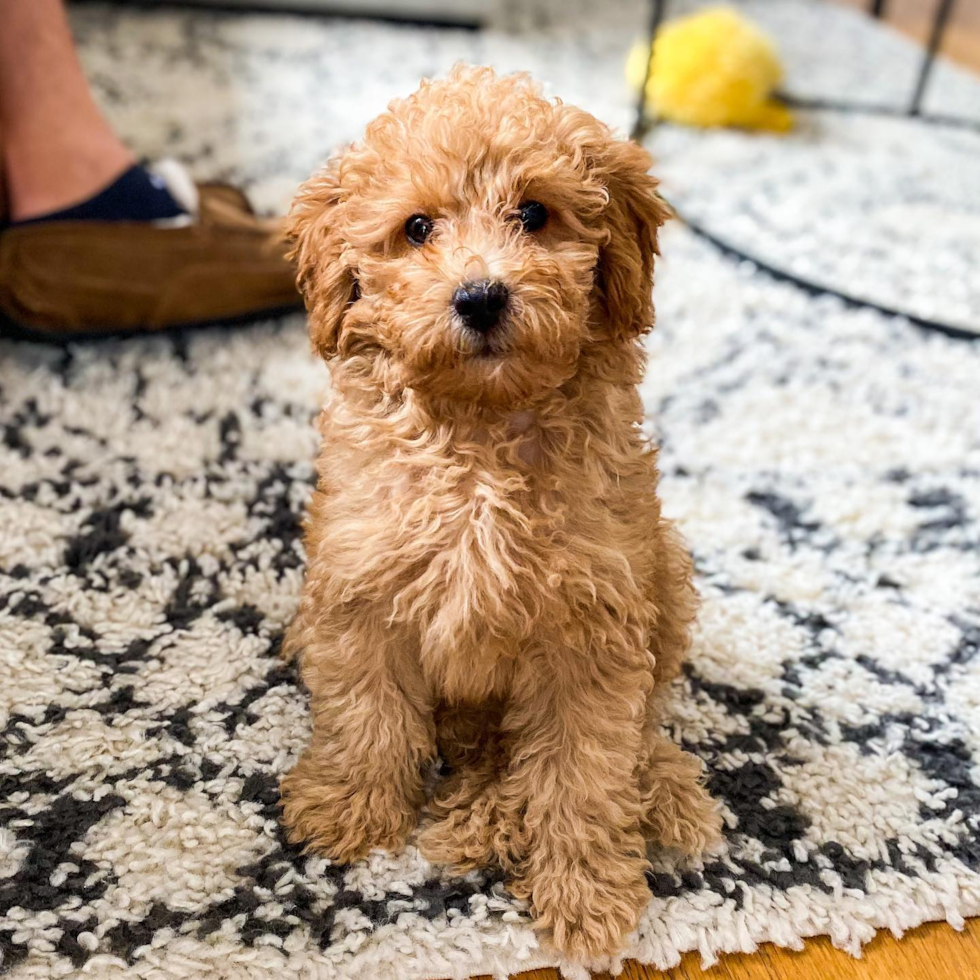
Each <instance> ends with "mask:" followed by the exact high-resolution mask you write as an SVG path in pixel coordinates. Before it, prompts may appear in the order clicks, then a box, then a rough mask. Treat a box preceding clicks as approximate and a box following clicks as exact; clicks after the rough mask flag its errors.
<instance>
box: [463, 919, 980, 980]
mask: <svg viewBox="0 0 980 980" xmlns="http://www.w3.org/2000/svg"><path fill="white" fill-rule="evenodd" d="M558 976H559V974H558V973H557V972H556V971H555V970H531V971H530V972H528V973H520V974H518V975H517V977H515V978H512V980H557V978H558ZM978 977H980V919H971V920H970V921H969V922H968V923H967V928H966V929H965V930H964V931H963V932H956V931H955V930H953V929H951V928H950V927H949V926H948V925H946V924H945V923H938V922H934V923H931V924H930V925H926V926H922V927H921V928H920V929H916V930H915V931H914V932H910V933H908V934H907V935H906V936H905V937H904V938H902V939H901V940H896V939H894V938H893V937H892V936H891V934H890V933H879V934H878V935H877V936H876V937H875V938H874V939H873V940H872V941H871V942H870V943H869V944H868V945H867V946H866V947H865V949H864V956H863V958H862V959H860V960H856V959H854V958H853V957H852V956H849V955H848V954H847V953H842V952H841V951H840V950H838V949H834V947H833V946H831V945H830V940H829V939H827V937H826V936H821V937H819V938H817V939H811V940H810V941H809V942H808V943H807V944H806V949H805V950H804V951H803V952H801V953H791V952H787V951H786V950H782V949H778V948H777V947H775V946H771V945H769V944H766V945H765V946H762V947H760V948H759V950H758V951H757V952H755V953H748V954H742V953H739V954H734V955H731V956H725V957H723V958H722V959H721V961H720V962H719V963H718V964H716V965H715V966H713V967H712V968H711V969H710V970H702V969H701V967H700V955H699V954H698V953H688V955H687V956H685V957H684V959H683V960H682V961H681V963H680V966H676V967H674V969H673V970H668V971H667V972H666V973H661V972H660V971H659V970H654V969H653V968H652V967H648V966H640V965H639V964H637V963H627V964H626V970H625V972H624V973H622V974H621V976H620V980H976V978H978ZM481 980H490V978H489V977H484V978H481ZM596 980H608V975H607V974H600V975H599V976H597V977H596Z"/></svg>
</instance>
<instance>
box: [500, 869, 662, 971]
mask: <svg viewBox="0 0 980 980" xmlns="http://www.w3.org/2000/svg"><path fill="white" fill-rule="evenodd" d="M646 867H647V865H646V862H645V861H638V860H632V859H631V860H628V861H624V862H623V863H617V864H612V865H610V866H603V865H602V864H599V863H598V862H596V863H593V862H582V863H580V862H576V863H568V864H564V865H563V864H560V863H555V864H553V865H551V866H550V867H549V868H548V869H547V870H545V871H541V870H539V871H536V872H534V873H533V874H531V873H527V874H526V875H525V877H523V878H522V879H521V880H519V881H516V882H514V883H513V884H512V886H511V891H512V892H513V893H514V894H515V895H516V896H517V897H518V898H524V899H526V900H528V901H529V902H530V905H531V914H532V916H533V917H534V925H535V928H538V929H542V930H548V931H549V932H550V933H551V943H552V945H553V946H554V947H555V948H556V949H557V950H558V951H559V952H561V953H563V954H564V955H566V956H568V957H569V958H570V959H572V960H576V961H578V962H585V963H588V962H591V961H593V960H595V959H597V958H599V957H605V956H611V955H613V954H615V953H617V952H619V951H620V950H622V948H623V945H624V943H625V941H626V938H627V937H628V936H629V934H630V933H631V932H633V930H634V929H636V926H637V923H638V922H639V920H640V915H641V914H642V912H643V910H644V909H645V908H646V907H647V906H648V905H649V903H650V889H649V888H648V887H647V883H646V877H645V874H644V872H645V870H646Z"/></svg>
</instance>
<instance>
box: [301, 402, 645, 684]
mask: <svg viewBox="0 0 980 980" xmlns="http://www.w3.org/2000/svg"><path fill="white" fill-rule="evenodd" d="M331 428H332V427H331V425H330V424H329V422H328V423H327V424H326V426H325V430H324V436H325V452H324V458H323V460H322V466H323V480H322V483H321V488H322V489H323V488H327V495H328V496H329V497H330V498H331V499H330V501H329V503H328V504H327V507H328V508H329V515H330V516H329V518H328V522H327V525H326V527H325V529H324V530H325V534H324V535H323V538H322V539H321V541H320V554H321V556H322V557H323V559H324V562H325V563H326V565H327V566H328V567H329V572H328V575H329V580H330V581H331V583H332V588H331V589H330V591H332V592H335V593H336V594H337V598H338V599H342V601H345V602H346V603H347V604H348V605H350V603H351V601H352V600H354V599H356V600H358V602H357V603H356V604H355V605H354V606H353V607H352V608H358V607H359V608H361V609H362V610H363V608H364V603H365V602H366V603H369V604H370V606H371V607H372V608H373V609H374V610H376V613H377V614H378V615H381V616H383V617H386V619H387V621H388V622H389V624H390V628H391V629H392V630H394V631H398V632H399V633H400V634H401V635H402V637H403V642H404V643H406V644H408V645H410V646H411V647H412V648H413V651H414V655H415V656H417V658H418V662H419V665H420V667H421V669H422V672H423V674H424V676H425V677H426V678H427V680H428V682H429V684H430V686H431V688H432V690H433V691H434V692H436V693H437V694H438V695H439V696H441V697H443V698H446V699H450V700H470V699H473V700H482V699H485V698H487V697H491V696H501V695H506V693H507V690H508V687H509V684H510V680H511V677H512V674H513V668H514V665H515V662H516V660H517V658H518V657H519V656H521V655H529V654H530V653H533V652H534V651H535V650H537V651H541V650H543V649H544V648H546V647H547V645H548V644H549V643H551V642H554V640H555V638H556V637H561V636H567V635H569V634H571V633H573V632H574V624H575V623H576V622H579V621H583V620H585V619H588V617H587V616H586V615H585V613H586V611H587V610H590V609H594V607H595V606H596V604H597V603H603V602H608V601H609V600H610V599H612V600H615V597H617V596H619V595H620V594H621V592H622V589H623V583H624V582H628V581H630V580H631V579H632V569H631V563H630V561H629V558H628V557H627V555H626V554H625V552H626V550H627V549H626V547H625V542H626V541H627V540H629V539H631V538H633V539H635V533H634V532H633V531H632V530H631V525H633V524H634V523H635V518H636V517H637V515H636V514H634V513H631V512H630V510H629V508H626V507H624V506H623V500H622V495H623V478H624V476H625V478H626V482H627V483H628V482H630V480H631V477H632V475H633V474H631V473H629V472H622V471H617V470H616V467H610V466H609V465H608V463H609V461H610V460H616V459H617V458H620V457H623V458H625V457H628V456H630V455H631V454H630V453H629V452H621V453H620V454H619V455H618V456H617V454H616V453H609V452H608V451H606V452H602V453H596V452H594V451H592V450H590V448H589V445H588V443H589V438H588V433H587V430H586V429H584V428H582V427H580V426H579V427H572V426H566V425H558V426H552V427H548V426H547V425H542V424H541V423H540V420H539V419H538V418H537V417H536V416H535V415H534V414H532V413H530V412H515V413H510V414H509V415H507V416H505V417H503V418H502V419H501V420H500V421H499V423H497V424H495V425H492V426H487V427H480V426H478V425H472V426H466V427H461V426H452V427H451V426H445V427H442V426H436V427H433V428H432V429H430V430H427V431H425V432H418V433H415V434H414V438H411V439H396V440H383V441H381V442H379V444H378V445H377V446H374V447H372V448H373V449H374V450H375V451H373V452H368V453H367V454H365V452H364V448H365V447H364V445H363V444H361V445H360V446H357V445H354V444H352V443H350V442H349V441H348V440H347V439H346V438H344V436H345V434H344V433H343V432H341V431H339V430H334V431H333V432H331ZM605 448H606V449H608V447H605ZM630 462H631V464H632V465H633V468H634V469H635V468H636V463H637V462H638V460H637V458H632V459H631V460H630ZM639 468H640V469H641V470H648V472H649V475H650V477H651V480H650V484H651V486H652V482H653V479H655V474H654V473H653V470H652V462H651V465H650V467H649V469H648V468H647V467H646V466H643V465H642V464H641V465H640V467H639ZM627 469H629V467H627ZM620 470H622V467H621V468H620ZM338 477H339V479H338ZM643 516H644V515H643V514H642V513H641V514H640V515H639V517H640V519H641V520H642V518H643ZM646 516H649V515H646ZM634 543H635V540H634Z"/></svg>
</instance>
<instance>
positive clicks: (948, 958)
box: [483, 0, 980, 980]
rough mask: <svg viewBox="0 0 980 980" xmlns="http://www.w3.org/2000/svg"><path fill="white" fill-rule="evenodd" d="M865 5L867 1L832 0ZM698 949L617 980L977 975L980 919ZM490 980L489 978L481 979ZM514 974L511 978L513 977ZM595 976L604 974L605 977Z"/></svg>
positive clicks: (977, 1) (544, 976)
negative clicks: (726, 952) (706, 953)
mask: <svg viewBox="0 0 980 980" xmlns="http://www.w3.org/2000/svg"><path fill="white" fill-rule="evenodd" d="M835 2H837V3H843V4H845V5H846V6H850V7H857V8H858V9H861V10H867V8H868V2H867V0H835ZM938 3H939V0H886V10H887V13H888V16H887V18H886V20H887V22H888V23H889V24H891V26H893V27H894V28H896V29H897V30H899V31H901V32H902V33H903V34H906V35H908V36H909V37H911V38H913V39H915V40H917V41H919V42H922V43H924V42H925V39H926V38H927V37H928V33H929V25H930V24H931V23H932V16H933V12H934V10H935V7H936V5H937V4H938ZM941 51H942V54H943V55H945V56H946V57H948V58H949V59H951V60H952V61H956V62H958V63H959V64H961V65H962V66H963V67H965V68H971V69H973V70H974V71H977V72H978V73H980V0H957V2H956V4H955V6H954V8H953V16H952V18H951V20H950V23H949V26H948V28H947V30H946V36H945V41H944V43H943V46H942V49H941ZM700 959H701V958H700V955H699V954H697V953H689V954H688V955H687V956H685V957H684V959H683V960H682V961H681V963H680V965H679V966H677V967H675V968H674V969H673V970H668V971H667V972H666V973H661V972H660V971H659V970H654V969H653V968H651V967H645V966H640V965H639V964H637V963H628V964H627V965H626V971H625V973H623V974H622V978H623V980H701V978H708V980H980V918H978V919H971V920H970V921H969V922H968V923H967V927H966V929H965V930H963V932H956V931H955V930H954V929H952V928H951V927H950V926H948V925H946V923H938V922H934V923H931V924H929V925H925V926H922V927H921V928H919V929H916V930H914V931H913V932H910V933H908V934H907V935H906V936H904V937H903V938H902V939H901V940H896V939H895V938H894V937H893V936H892V935H891V934H890V933H879V934H878V935H877V936H876V937H875V939H874V940H873V941H872V942H871V943H870V944H869V945H868V946H866V947H865V950H864V956H863V957H862V959H860V960H856V959H854V958H853V957H851V956H849V955H848V954H847V953H842V952H841V951H840V950H837V949H834V947H833V946H831V945H830V940H829V939H828V938H827V937H826V936H820V937H818V938H816V939H812V940H810V941H809V942H808V943H807V944H806V949H804V950H803V951H802V952H800V953H793V952H788V951H786V950H782V949H779V948H778V947H776V946H772V945H770V944H766V945H765V946H762V947H761V948H760V949H759V950H758V951H757V952H755V953H751V954H737V955H732V956H725V957H723V958H722V960H721V961H720V962H719V963H718V964H717V965H716V966H714V967H712V968H711V969H710V970H702V969H701V966H700ZM558 977H559V974H558V973H557V972H556V971H555V970H532V971H530V972H529V973H521V974H519V980H558ZM483 980H489V978H483ZM515 980H516V978H515ZM596 980H606V975H605V974H603V975H601V977H597V978H596Z"/></svg>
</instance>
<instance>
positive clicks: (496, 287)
mask: <svg viewBox="0 0 980 980" xmlns="http://www.w3.org/2000/svg"><path fill="white" fill-rule="evenodd" d="M509 295H510V294H509V292H508V289H507V287H506V286H505V285H504V284H503V283H502V282H491V281H490V280H488V279H483V280H481V281H480V282H464V283H463V285H462V286H460V287H459V288H458V289H457V290H456V292H454V293H453V309H454V310H455V311H456V314H457V315H458V316H459V318H460V320H462V321H463V323H465V324H466V326H467V327H469V328H470V329H471V330H475V331H476V332H477V333H481V334H486V333H489V332H490V331H491V330H492V329H493V328H494V327H495V326H496V325H497V324H498V323H499V322H500V317H501V316H502V315H503V312H504V309H505V308H506V306H507V297H508V296H509Z"/></svg>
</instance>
